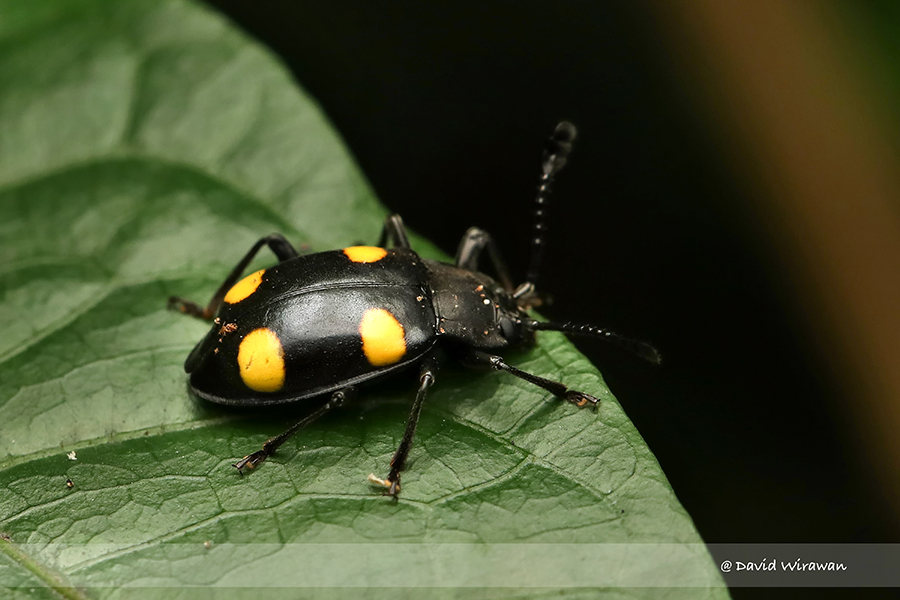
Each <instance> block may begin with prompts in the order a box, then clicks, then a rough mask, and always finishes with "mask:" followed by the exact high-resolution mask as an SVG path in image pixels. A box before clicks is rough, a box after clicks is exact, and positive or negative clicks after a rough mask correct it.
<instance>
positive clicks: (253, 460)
mask: <svg viewBox="0 0 900 600" xmlns="http://www.w3.org/2000/svg"><path fill="white" fill-rule="evenodd" d="M268 457H269V453H268V452H266V451H265V450H257V451H256V452H254V453H253V454H248V455H247V456H245V457H244V458H242V459H241V460H239V461H237V462H236V463H234V464H233V465H231V466H232V467H234V468H235V469H237V470H238V473H240V474H241V475H243V474H244V471H243V469H244V467H246V468H248V469H255V468H256V467H257V466H258V465H259V464H260V463H261V462H262V461H264V460H266V459H267V458H268Z"/></svg>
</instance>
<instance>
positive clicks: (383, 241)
mask: <svg viewBox="0 0 900 600" xmlns="http://www.w3.org/2000/svg"><path fill="white" fill-rule="evenodd" d="M388 244H391V246H390V247H391V248H410V247H411V246H410V245H409V237H408V236H407V235H406V225H404V224H403V219H401V218H400V215H396V214H394V215H389V216H388V217H387V218H386V219H385V220H384V227H382V228H381V237H379V238H378V246H380V247H382V248H387V247H388Z"/></svg>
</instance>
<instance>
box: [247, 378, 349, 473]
mask: <svg viewBox="0 0 900 600" xmlns="http://www.w3.org/2000/svg"><path fill="white" fill-rule="evenodd" d="M354 395H356V388H355V387H353V386H350V387H347V388H344V389H341V390H337V391H335V392H332V394H331V398H330V399H329V400H328V402H326V403H325V404H323V405H322V406H320V407H319V408H317V409H316V410H315V411H313V412H312V413H310V414H308V415H307V416H305V417H303V418H302V419H300V420H299V421H297V422H296V423H294V424H293V425H291V427H290V428H289V429H288V430H287V431H284V432H283V433H280V434H278V435H276V436H275V437H273V438H269V439H268V440H266V443H264V444H263V447H262V450H257V451H256V452H254V453H253V454H248V455H247V456H245V457H244V458H242V459H241V460H239V461H237V462H236V463H234V465H232V466H233V467H234V468H235V469H237V470H238V473H240V474H241V475H243V474H244V472H243V469H244V468H245V467H246V468H248V469H255V468H256V467H257V466H258V465H259V464H260V463H261V462H262V461H264V460H266V459H267V458H269V457H270V456H272V454H274V453H275V451H276V450H278V448H279V447H280V446H281V445H282V444H284V443H285V442H286V441H288V440H289V439H291V438H292V437H294V434H296V433H297V432H298V431H300V430H301V429H303V428H304V427H306V426H307V425H309V424H310V423H312V422H313V421H315V420H316V419H318V418H319V417H321V416H322V415H324V414H325V413H327V412H328V411H330V410H331V409H333V408H337V407H338V406H341V405H342V404H343V403H344V402H345V401H346V400H347V399H348V398H350V397H353V396H354Z"/></svg>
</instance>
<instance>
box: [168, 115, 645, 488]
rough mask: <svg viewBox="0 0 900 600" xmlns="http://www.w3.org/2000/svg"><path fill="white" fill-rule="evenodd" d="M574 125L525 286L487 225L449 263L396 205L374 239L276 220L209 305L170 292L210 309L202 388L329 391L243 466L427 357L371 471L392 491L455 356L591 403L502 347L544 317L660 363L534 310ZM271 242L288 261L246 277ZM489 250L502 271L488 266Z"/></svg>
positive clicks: (275, 393)
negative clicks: (444, 366) (306, 247)
mask: <svg viewBox="0 0 900 600" xmlns="http://www.w3.org/2000/svg"><path fill="white" fill-rule="evenodd" d="M575 136H576V129H575V127H574V126H573V125H572V124H571V123H568V122H561V123H559V124H558V125H557V126H556V129H555V130H554V132H553V135H552V136H551V137H550V138H549V139H548V140H547V143H546V146H545V148H544V153H543V160H542V172H541V177H540V183H539V185H538V191H537V196H536V200H535V203H536V209H535V211H534V212H535V221H534V234H533V237H532V242H531V259H530V264H529V267H528V272H527V276H526V279H525V283H523V284H521V285H519V286H514V285H513V283H512V279H511V278H510V276H509V273H508V271H507V268H506V266H505V264H504V262H503V261H502V259H501V258H500V253H499V251H498V249H497V246H496V244H495V242H494V240H493V238H492V237H491V236H490V235H489V234H488V233H487V232H486V231H484V230H482V229H479V228H477V227H473V228H471V229H469V230H468V231H467V232H466V233H465V235H464V236H463V238H462V241H461V242H460V244H459V248H458V251H457V253H456V260H455V261H454V262H453V263H452V264H448V263H444V262H438V261H433V260H424V259H422V258H421V257H419V255H418V254H416V253H415V252H414V251H413V250H412V249H411V247H410V244H409V239H408V236H407V233H406V229H405V227H404V225H403V221H402V219H401V218H400V216H399V215H391V216H389V217H387V219H386V220H385V223H384V227H383V229H382V232H381V237H380V239H379V241H378V244H377V245H376V246H351V247H348V248H344V249H342V250H334V251H330V252H321V253H315V254H306V255H301V254H300V253H298V252H297V250H296V249H295V248H294V247H293V246H292V245H291V244H290V242H288V241H287V240H286V239H285V238H284V237H283V236H281V235H280V234H271V235H268V236H266V237H264V238H262V239H260V240H259V241H258V242H256V244H254V245H253V247H252V248H250V250H249V252H247V254H246V255H245V256H244V258H243V259H242V260H241V261H240V262H239V263H238V264H237V265H236V266H235V267H234V269H232V271H231V273H230V274H229V275H228V277H226V278H225V281H224V282H223V283H222V285H221V286H219V288H218V290H217V291H216V293H215V294H214V295H213V297H212V299H211V300H210V301H209V303H207V305H206V306H200V305H198V304H196V303H194V302H191V301H189V300H186V299H184V298H180V297H176V296H173V297H171V298H169V307H170V308H173V309H176V310H179V311H181V312H183V313H186V314H189V315H193V316H196V317H199V318H202V319H205V320H208V321H212V322H213V326H212V328H211V329H210V331H209V333H208V334H207V335H206V337H205V338H204V339H202V340H201V341H200V342H199V343H198V344H197V345H196V346H195V347H194V349H193V350H192V351H191V353H190V354H189V355H188V357H187V360H186V361H185V364H184V369H185V371H186V372H187V373H189V374H190V386H191V389H192V390H193V392H194V393H195V394H196V395H197V396H199V397H201V398H203V399H205V400H208V401H211V402H215V403H219V404H227V405H237V406H265V405H278V404H284V403H289V402H301V401H310V403H312V400H311V399H314V398H316V397H327V398H328V399H327V401H325V402H324V403H323V404H321V405H320V406H318V407H317V408H315V410H312V411H311V412H310V413H309V414H308V415H307V416H306V417H304V418H303V419H301V420H300V421H298V422H297V423H295V424H294V425H293V426H292V427H290V428H289V429H288V430H287V431H285V432H284V433H282V434H280V435H277V436H275V437H273V438H271V439H269V440H268V441H266V442H265V443H264V444H263V447H262V449H261V450H258V451H256V452H253V453H251V454H249V455H247V456H245V457H244V458H242V459H241V460H239V461H238V462H236V463H235V464H234V466H235V467H236V468H237V470H238V472H239V473H242V472H243V469H245V468H247V469H253V468H255V467H257V466H259V464H260V463H262V462H263V461H264V460H266V458H268V457H269V456H271V455H272V454H273V453H274V452H275V451H276V450H277V449H278V447H279V446H281V445H282V444H283V443H284V442H285V441H287V440H288V439H289V438H290V437H291V436H293V435H294V434H295V433H297V431H299V430H300V429H301V428H302V427H304V426H305V425H307V424H309V423H310V422H312V421H313V420H315V419H317V418H319V417H321V416H322V415H324V414H325V413H326V412H328V411H329V410H332V409H333V408H334V407H336V406H339V405H341V404H343V403H344V402H345V401H346V400H347V399H348V398H351V397H353V396H354V395H355V393H356V387H357V386H358V385H359V384H362V383H367V382H370V381H373V380H376V379H381V378H383V377H387V376H390V375H391V374H393V373H395V372H397V371H400V370H402V369H406V368H411V367H413V366H415V365H418V366H419V380H418V390H417V392H416V396H415V400H414V401H413V404H412V408H411V410H410V413H409V418H408V420H407V424H406V430H405V432H404V434H403V438H402V440H401V442H400V445H399V447H398V448H397V451H396V452H395V453H394V456H393V458H392V460H391V463H390V471H389V473H388V475H387V477H386V478H383V479H382V478H380V477H376V476H375V475H369V481H370V482H372V483H373V484H376V485H379V486H384V487H385V488H387V491H386V492H385V493H386V494H387V495H391V496H394V497H396V496H397V494H398V493H399V491H400V473H401V472H402V471H403V469H404V466H405V464H406V459H407V457H408V455H409V451H410V448H411V446H412V441H413V436H414V435H415V431H416V424H417V422H418V420H419V415H420V413H421V410H422V405H423V403H424V401H425V397H426V395H427V392H428V390H429V388H430V387H431V386H432V385H433V384H434V382H435V379H436V373H437V367H438V364H439V363H440V362H441V360H443V359H444V358H445V357H450V358H453V359H455V360H458V361H459V362H461V363H462V364H464V365H466V366H469V367H473V368H481V369H493V370H498V371H504V372H506V373H509V374H510V375H513V376H515V377H518V378H520V379H523V380H525V381H527V382H529V383H532V384H534V385H536V386H538V387H540V388H543V389H544V390H546V391H547V392H549V393H551V394H553V395H554V396H555V397H557V398H559V399H561V400H565V401H568V402H571V403H573V404H575V405H576V406H579V407H584V406H591V407H594V408H596V406H597V405H598V403H599V400H598V399H597V398H596V397H594V396H592V395H590V394H587V393H585V392H581V391H576V390H572V389H570V388H568V387H567V386H566V385H564V384H562V383H560V382H556V381H551V380H549V379H545V378H543V377H539V376H537V375H533V374H531V373H527V372H525V371H522V370H520V369H517V368H516V367H514V366H512V365H510V364H508V363H507V362H506V361H505V360H504V359H503V358H502V357H501V356H499V355H498V354H497V352H499V351H502V350H504V349H507V348H511V347H517V346H528V345H531V344H534V343H535V333H536V332H537V331H561V332H564V333H567V334H575V335H588V336H594V337H599V338H602V339H606V340H608V341H612V342H615V343H618V344H619V345H622V346H624V347H625V348H626V349H629V350H631V351H632V352H635V353H636V354H638V355H639V356H641V357H643V358H645V359H647V360H649V361H650V362H654V363H659V362H660V357H659V354H658V352H657V351H656V350H655V349H654V348H653V347H652V346H650V345H648V344H645V343H643V342H638V341H635V340H631V339H628V338H625V337H622V336H619V335H618V334H615V333H613V332H611V331H609V330H606V329H602V328H600V327H595V326H593V325H579V324H573V323H562V322H545V321H538V320H536V319H534V318H532V317H531V316H530V315H529V312H528V311H529V309H531V308H532V307H533V306H536V305H538V304H539V303H540V296H539V295H538V293H537V291H536V283H537V280H538V272H539V267H540V263H541V257H542V253H543V247H544V243H545V240H544V233H545V230H546V227H545V222H544V218H545V209H546V205H547V202H548V197H549V194H550V189H551V185H552V183H553V181H554V178H555V177H556V175H557V174H558V173H559V171H560V170H561V169H562V168H563V166H564V165H565V164H566V162H567V159H568V155H569V152H570V151H571V149H572V143H573V141H574V140H575ZM264 246H267V247H268V248H269V249H270V250H271V251H272V252H273V253H274V254H275V256H276V257H277V258H278V261H279V262H278V264H277V265H275V266H273V267H270V268H267V269H262V270H260V271H256V272H255V273H252V274H250V275H247V276H246V277H243V278H242V277H241V276H242V275H243V273H244V270H245V269H246V267H247V265H249V263H250V261H251V260H252V259H253V258H254V256H255V255H256V254H257V252H259V251H260V250H261V249H262V248H263V247H264ZM483 254H486V255H487V258H488V259H489V260H490V262H491V264H492V266H493V270H494V272H495V277H490V276H488V275H485V274H484V273H482V272H480V271H479V270H478V262H479V258H480V257H481V256H482V255H483Z"/></svg>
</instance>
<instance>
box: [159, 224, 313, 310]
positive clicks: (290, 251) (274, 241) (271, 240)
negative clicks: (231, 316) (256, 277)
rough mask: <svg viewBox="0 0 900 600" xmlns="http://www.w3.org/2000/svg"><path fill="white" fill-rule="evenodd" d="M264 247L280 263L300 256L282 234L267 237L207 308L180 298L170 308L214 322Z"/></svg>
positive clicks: (260, 241)
mask: <svg viewBox="0 0 900 600" xmlns="http://www.w3.org/2000/svg"><path fill="white" fill-rule="evenodd" d="M263 246H268V247H269V249H270V250H272V252H273V253H274V254H275V256H276V257H278V262H284V261H286V260H290V259H292V258H296V257H297V256H298V254H297V251H296V250H295V249H294V247H293V246H291V243H290V242H289V241H287V240H286V239H284V236H283V235H281V234H280V233H273V234H271V235H267V236H266V237H264V238H262V239H260V240H259V241H258V242H256V243H255V244H253V247H252V248H250V251H249V252H247V254H246V256H244V258H242V259H241V262H239V263H238V264H237V265H236V266H235V267H234V269H232V270H231V273H230V274H229V275H228V277H226V278H225V281H223V282H222V285H220V286H219V289H218V290H216V293H215V294H213V297H212V298H211V299H210V301H209V304H207V305H206V307H202V306H200V305H199V304H197V303H196V302H191V301H190V300H185V299H184V298H179V297H178V296H170V297H169V308H170V309H174V310H178V311H180V312H183V313H185V314H188V315H191V316H193V317H198V318H200V319H204V320H206V321H212V320H213V317H215V316H216V313H217V312H219V307H220V306H221V305H222V299H223V298H225V294H227V293H228V290H230V289H231V288H232V287H233V286H234V284H235V283H237V281H238V279H240V277H241V275H243V273H244V269H246V268H247V265H249V264H250V261H251V260H253V257H254V256H256V253H257V252H259V251H260V249H261V248H262V247H263Z"/></svg>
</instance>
